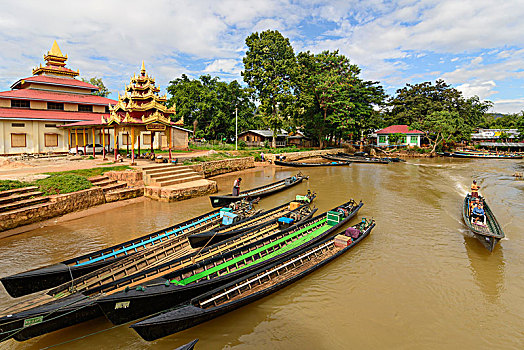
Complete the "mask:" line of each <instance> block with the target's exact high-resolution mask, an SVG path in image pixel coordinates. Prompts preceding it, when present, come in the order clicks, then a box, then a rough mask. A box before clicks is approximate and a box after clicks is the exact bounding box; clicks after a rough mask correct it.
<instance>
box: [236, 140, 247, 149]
mask: <svg viewBox="0 0 524 350" xmlns="http://www.w3.org/2000/svg"><path fill="white" fill-rule="evenodd" d="M246 146H247V145H246V141H244V140H240V142H239V143H238V148H240V149H245V148H246Z"/></svg>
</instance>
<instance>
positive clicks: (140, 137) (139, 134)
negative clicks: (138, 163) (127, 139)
mask: <svg viewBox="0 0 524 350" xmlns="http://www.w3.org/2000/svg"><path fill="white" fill-rule="evenodd" d="M141 139H142V131H141V130H138V158H140V142H142V140H141Z"/></svg>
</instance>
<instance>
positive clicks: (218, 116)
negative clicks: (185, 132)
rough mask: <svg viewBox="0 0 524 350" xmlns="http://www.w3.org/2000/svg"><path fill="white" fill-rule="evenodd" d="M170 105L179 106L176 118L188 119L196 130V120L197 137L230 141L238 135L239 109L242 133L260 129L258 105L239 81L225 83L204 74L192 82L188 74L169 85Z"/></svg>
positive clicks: (189, 123) (189, 125)
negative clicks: (256, 115)
mask: <svg viewBox="0 0 524 350" xmlns="http://www.w3.org/2000/svg"><path fill="white" fill-rule="evenodd" d="M167 91H168V92H169V94H170V95H171V98H170V99H169V100H168V105H169V106H173V105H175V106H176V111H177V116H176V118H177V119H178V118H180V117H184V125H185V126H186V127H187V128H190V129H192V128H193V123H194V122H195V121H196V122H197V124H196V126H197V132H196V135H195V136H196V137H205V138H207V139H223V138H230V137H233V136H234V135H235V107H237V108H238V127H239V130H243V129H249V128H253V127H256V126H257V125H258V124H260V123H257V121H256V120H255V117H254V114H255V105H254V103H253V101H252V97H251V92H250V91H249V89H246V88H242V87H241V86H240V84H238V82H237V81H235V80H234V81H232V82H230V83H226V82H222V81H220V80H219V78H217V77H214V78H212V77H211V76H209V75H202V76H201V77H200V79H189V78H188V77H187V76H186V75H185V74H183V75H182V77H181V78H177V79H175V80H173V81H171V82H170V83H169V86H168V88H167Z"/></svg>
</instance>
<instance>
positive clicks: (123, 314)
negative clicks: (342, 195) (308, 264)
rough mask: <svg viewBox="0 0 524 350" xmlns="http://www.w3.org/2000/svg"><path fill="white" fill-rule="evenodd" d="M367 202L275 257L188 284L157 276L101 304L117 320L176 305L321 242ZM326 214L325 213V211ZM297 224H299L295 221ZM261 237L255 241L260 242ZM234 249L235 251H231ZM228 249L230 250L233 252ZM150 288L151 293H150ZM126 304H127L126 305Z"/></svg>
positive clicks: (102, 299)
mask: <svg viewBox="0 0 524 350" xmlns="http://www.w3.org/2000/svg"><path fill="white" fill-rule="evenodd" d="M362 205H363V203H362V202H360V203H359V204H358V206H356V207H355V208H354V209H353V211H352V212H350V213H348V216H347V217H345V218H344V219H343V220H342V221H341V222H339V223H337V224H335V225H333V226H332V227H331V228H330V229H329V230H327V231H325V232H324V233H322V234H321V235H319V236H317V237H315V238H313V239H311V240H310V241H308V242H307V243H305V244H303V245H302V246H299V247H296V248H294V249H291V250H289V251H287V252H285V253H283V254H281V255H279V256H275V257H273V258H271V259H268V260H265V261H262V262H259V263H256V264H254V265H252V266H250V267H247V268H244V269H241V270H239V271H235V272H232V273H230V274H226V275H222V276H220V277H216V278H211V279H209V280H206V281H202V282H198V283H194V284H191V285H186V286H184V287H183V288H181V287H180V286H175V285H172V284H170V285H166V284H165V282H166V280H157V281H156V282H157V284H156V285H154V286H152V287H147V288H146V289H145V291H137V290H130V291H128V292H118V293H115V294H113V295H109V296H107V297H104V298H101V299H99V300H97V304H98V305H99V306H100V308H101V309H102V311H103V312H104V315H105V316H106V317H107V318H108V319H109V320H110V321H111V322H112V323H114V324H122V323H126V322H129V321H133V320H136V319H138V318H141V317H145V316H148V315H151V314H153V313H156V312H159V311H163V310H167V309H169V308H172V307H175V306H176V305H179V304H181V303H184V302H187V301H189V300H190V299H191V298H193V297H195V296H197V295H199V294H201V293H203V292H205V291H208V290H211V289H214V288H216V287H218V286H220V285H223V284H226V283H228V281H233V280H234V279H236V278H240V277H242V276H245V275H248V274H250V273H251V272H252V271H254V270H256V269H258V268H261V267H263V266H267V265H269V264H271V263H273V262H274V261H277V260H279V259H281V258H282V257H284V256H288V255H290V254H293V253H294V252H296V251H297V250H300V249H302V248H304V247H307V246H310V245H312V244H314V243H315V242H318V241H319V240H321V239H322V238H324V237H326V236H328V235H329V234H331V233H332V232H334V231H336V230H337V229H338V228H339V227H341V226H343V225H345V224H346V223H347V222H348V221H349V220H350V219H351V218H353V217H354V216H355V215H356V214H357V213H358V211H359V210H360V208H361V207H362ZM321 215H322V214H321ZM318 217H319V216H317V217H315V218H312V219H310V220H315V219H316V218H318ZM310 220H306V221H305V222H303V224H306V223H307V222H309V221H310ZM295 226H296V225H295ZM295 226H292V227H290V228H288V229H286V230H283V231H282V232H279V233H278V234H281V233H284V232H286V231H289V230H291V229H293V228H294V227H295ZM258 242H260V241H257V242H255V243H252V244H251V245H255V244H258ZM240 249H242V248H240ZM230 253H231V252H230ZM230 253H228V254H230ZM146 292H147V293H146ZM124 306H125V307H124Z"/></svg>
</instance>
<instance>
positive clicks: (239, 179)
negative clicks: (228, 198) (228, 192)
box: [233, 177, 242, 196]
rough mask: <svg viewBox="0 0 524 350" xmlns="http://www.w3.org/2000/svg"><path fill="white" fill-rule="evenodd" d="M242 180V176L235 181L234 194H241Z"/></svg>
mask: <svg viewBox="0 0 524 350" xmlns="http://www.w3.org/2000/svg"><path fill="white" fill-rule="evenodd" d="M240 181H242V178H241V177H239V178H238V179H236V180H235V182H233V196H238V195H239V194H240Z"/></svg>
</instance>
